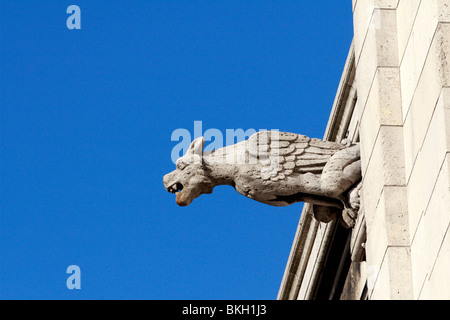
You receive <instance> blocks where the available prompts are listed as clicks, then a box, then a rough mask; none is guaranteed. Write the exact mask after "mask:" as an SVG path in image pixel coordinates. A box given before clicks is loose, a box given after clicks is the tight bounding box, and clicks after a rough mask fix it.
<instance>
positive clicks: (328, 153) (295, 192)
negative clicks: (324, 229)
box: [163, 131, 361, 227]
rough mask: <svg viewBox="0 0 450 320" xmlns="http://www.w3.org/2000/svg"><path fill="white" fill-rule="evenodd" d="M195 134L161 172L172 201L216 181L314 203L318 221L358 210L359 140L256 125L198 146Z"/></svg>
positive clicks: (269, 198) (348, 217)
mask: <svg viewBox="0 0 450 320" xmlns="http://www.w3.org/2000/svg"><path fill="white" fill-rule="evenodd" d="M204 143H205V142H204V139H203V137H199V138H197V139H195V140H194V141H193V142H192V143H191V145H190V147H189V149H188V150H187V152H186V154H185V155H184V156H182V157H181V158H179V159H178V160H177V161H176V170H174V171H172V172H171V173H169V174H167V175H165V176H164V179H163V182H164V187H165V188H166V190H167V191H169V192H171V193H175V194H176V203H177V204H178V205H180V206H187V205H189V204H190V203H191V202H192V201H193V200H194V199H195V198H197V197H199V196H200V195H202V194H205V193H212V191H213V189H214V187H215V186H217V185H230V186H233V187H234V188H235V189H236V191H237V192H239V193H240V194H242V195H244V196H246V197H247V198H250V199H253V200H256V201H259V202H262V203H265V204H269V205H272V206H287V205H290V204H293V203H295V202H308V203H311V204H312V205H313V212H314V216H315V218H316V219H317V220H319V221H322V222H329V221H331V220H333V219H335V218H337V217H338V218H340V221H341V223H343V225H344V226H346V227H352V226H353V225H354V221H355V219H356V215H357V212H358V210H359V198H360V197H359V195H360V188H361V161H360V153H359V144H342V143H338V142H330V141H323V140H320V139H315V138H309V137H307V136H304V135H300V134H295V133H289V132H279V131H261V132H257V133H255V134H253V135H252V136H251V137H250V138H249V139H248V140H245V141H242V142H239V143H237V144H234V145H231V146H226V147H224V148H220V149H217V150H213V151H209V152H203V147H204Z"/></svg>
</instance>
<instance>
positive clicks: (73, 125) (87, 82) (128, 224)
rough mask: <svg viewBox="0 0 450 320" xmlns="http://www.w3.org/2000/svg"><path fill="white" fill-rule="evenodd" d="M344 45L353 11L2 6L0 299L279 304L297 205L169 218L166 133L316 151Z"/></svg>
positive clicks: (180, 211)
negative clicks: (197, 126)
mask: <svg viewBox="0 0 450 320" xmlns="http://www.w3.org/2000/svg"><path fill="white" fill-rule="evenodd" d="M71 4H75V5H78V6H79V7H80V8H81V30H69V29H68V28H67V27H66V20H67V18H68V17H69V15H68V14H67V13H66V9H67V7H68V6H69V5H71ZM352 34H353V30H352V12H351V1H350V0H348V1H347V0H346V1H331V0H330V1H304V0H295V1H275V0H273V1H263V0H258V1H256V0H248V1H247V0H246V1H242V0H240V1H234V0H226V1H225V0H220V1H219V0H215V1H211V0H209V1H206V0H205V1H197V0H189V1H181V0H180V1H169V0H166V1H163V0H161V1H137V0H136V1H93V0H90V1H81V0H76V1H70V2H68V1H12V0H6V1H2V2H0V101H1V105H0V159H1V162H0V165H1V166H0V182H1V186H0V187H1V188H0V210H1V212H0V215H1V218H0V298H1V299H275V298H276V295H277V292H278V288H279V286H280V283H281V279H282V276H283V273H284V269H285V266H286V262H287V259H288V256H289V252H290V248H291V245H292V241H293V238H294V235H295V231H296V228H297V224H298V220H299V217H300V213H301V208H302V205H301V204H294V205H292V206H289V207H284V208H277V207H271V206H267V205H264V204H261V203H258V202H255V201H251V200H249V199H246V198H245V197H243V196H241V195H239V194H238V193H237V192H236V191H235V190H234V189H233V188H231V187H224V186H221V187H217V188H216V189H215V190H214V193H213V194H211V195H203V196H201V197H200V198H198V199H196V200H194V202H193V203H192V204H191V205H190V206H188V207H178V206H177V205H176V204H175V198H174V196H173V195H172V194H170V193H168V192H167V191H166V190H165V189H164V187H163V184H162V177H163V175H164V174H166V173H168V172H170V171H172V170H173V169H174V168H175V166H174V164H173V163H172V161H171V157H170V154H171V150H172V148H173V147H174V146H175V145H176V144H177V142H176V141H171V134H172V132H173V131H174V130H176V129H178V128H185V129H187V130H189V131H190V132H191V134H192V135H193V134H194V132H193V130H194V121H202V126H203V131H205V130H207V129H209V128H216V129H218V130H220V131H221V132H223V134H224V135H225V132H226V129H238V128H242V129H244V130H247V129H250V128H253V129H256V130H258V129H263V128H264V129H279V130H280V131H290V132H297V133H301V134H306V135H309V136H312V137H319V138H321V137H322V136H323V134H324V130H325V127H326V123H327V121H328V116H329V112H330V110H331V106H332V103H333V100H334V96H335V94H336V90H337V86H338V83H339V80H340V76H341V73H342V71H343V67H344V63H345V59H346V56H347V53H348V49H349V46H350V43H351V40H352ZM69 265H78V266H79V267H80V270H81V289H80V290H76V289H74V290H69V289H68V288H67V287H66V280H67V278H68V276H69V275H68V274H67V273H66V269H67V267H68V266H69Z"/></svg>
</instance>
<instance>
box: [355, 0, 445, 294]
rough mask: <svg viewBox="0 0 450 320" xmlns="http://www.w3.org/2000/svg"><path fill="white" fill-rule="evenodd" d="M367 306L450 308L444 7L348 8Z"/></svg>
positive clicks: (396, 0)
mask: <svg viewBox="0 0 450 320" xmlns="http://www.w3.org/2000/svg"><path fill="white" fill-rule="evenodd" d="M352 4H353V14H354V50H355V66H356V76H355V83H356V90H357V102H356V106H355V111H354V114H353V117H354V118H356V119H357V120H358V123H359V134H360V141H361V160H362V170H363V207H364V218H365V224H366V229H367V241H366V244H365V250H366V263H365V266H364V268H365V270H366V276H367V288H368V293H367V297H368V298H369V299H450V272H449V271H450V232H449V226H450V157H449V150H450V0H353V3H352Z"/></svg>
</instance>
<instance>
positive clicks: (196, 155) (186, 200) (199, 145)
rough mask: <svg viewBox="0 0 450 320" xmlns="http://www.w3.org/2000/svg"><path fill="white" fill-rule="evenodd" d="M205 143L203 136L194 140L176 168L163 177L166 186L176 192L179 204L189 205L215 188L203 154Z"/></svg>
mask: <svg viewBox="0 0 450 320" xmlns="http://www.w3.org/2000/svg"><path fill="white" fill-rule="evenodd" d="M204 144H205V140H204V139H203V137H199V138H197V139H195V140H194V141H192V143H191V145H190V146H189V149H188V150H187V152H186V154H185V155H184V156H182V157H181V158H179V159H178V160H177V161H176V169H175V170H174V171H172V172H171V173H168V174H166V175H165V176H164V178H163V182H164V187H165V188H166V190H167V191H169V192H171V193H175V194H176V196H177V197H176V203H177V204H178V205H179V206H187V205H189V204H190V203H191V202H192V201H193V200H194V199H195V198H197V197H199V196H200V195H202V194H204V193H211V192H212V189H213V188H214V185H213V183H212V182H211V179H210V178H209V177H208V175H207V174H206V170H205V163H204V161H203V156H202V154H203V146H204Z"/></svg>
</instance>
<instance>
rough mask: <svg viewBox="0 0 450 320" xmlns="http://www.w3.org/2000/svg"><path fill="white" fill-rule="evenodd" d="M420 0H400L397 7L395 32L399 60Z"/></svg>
mask: <svg viewBox="0 0 450 320" xmlns="http://www.w3.org/2000/svg"><path fill="white" fill-rule="evenodd" d="M420 1H421V0H406V1H404V0H401V1H399V3H398V7H397V32H398V54H399V61H401V60H402V57H403V53H404V52H405V48H406V44H407V43H408V40H409V37H410V35H411V31H412V27H413V23H414V21H415V19H416V15H417V11H418V9H419V4H420Z"/></svg>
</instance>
